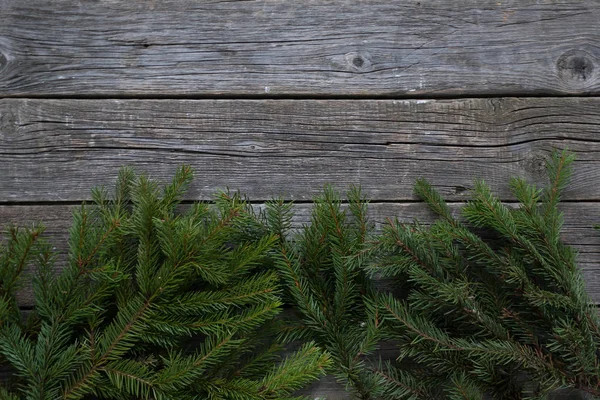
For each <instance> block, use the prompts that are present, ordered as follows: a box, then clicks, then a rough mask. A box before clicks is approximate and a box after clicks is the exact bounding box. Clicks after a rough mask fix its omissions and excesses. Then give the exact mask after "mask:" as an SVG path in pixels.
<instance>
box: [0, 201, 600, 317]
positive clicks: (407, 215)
mask: <svg viewBox="0 0 600 400" xmlns="http://www.w3.org/2000/svg"><path fill="white" fill-rule="evenodd" d="M451 206H452V207H453V209H454V210H458V209H459V207H460V204H458V203H453V204H452V205H451ZM75 207H78V206H72V205H68V206H67V205H22V206H0V227H4V226H5V225H6V224H7V223H9V222H14V223H17V224H20V225H24V224H29V223H32V222H35V221H43V222H44V225H45V226H46V227H47V229H46V236H47V237H48V239H49V240H50V241H51V243H53V244H54V245H55V247H56V251H57V252H59V253H60V254H62V255H63V256H62V257H61V258H60V262H59V264H60V263H63V262H64V260H65V257H64V254H65V253H66V251H67V249H68V245H67V238H68V229H69V226H70V224H71V215H72V212H73V209H74V208H75ZM256 207H260V205H257V206H256ZM561 207H562V209H563V211H564V214H565V226H564V234H563V238H564V240H565V242H566V243H568V244H571V245H572V246H574V247H575V248H576V249H577V250H578V251H579V264H580V266H581V269H582V271H583V274H584V278H585V281H586V285H587V289H588V291H589V293H590V295H591V296H592V299H593V301H594V302H596V303H599V304H600V232H598V231H596V230H594V229H593V226H594V225H597V224H600V203H599V202H582V203H576V202H574V203H564V204H563V205H562V206H561ZM310 209H311V206H310V204H297V205H296V206H295V210H296V214H295V218H294V221H293V223H294V226H296V227H300V226H302V225H303V224H308V223H309V221H310ZM369 212H370V218H371V221H372V222H373V223H374V224H375V229H377V230H380V229H381V227H382V225H383V224H385V223H386V219H387V218H388V217H395V216H397V217H398V218H399V219H400V220H403V221H407V222H410V221H412V220H413V219H414V218H418V219H419V220H421V221H425V222H427V221H431V220H432V214H431V213H430V212H429V211H428V209H427V208H426V207H425V206H424V205H423V204H422V203H374V204H371V205H370V211H369ZM21 300H22V303H23V304H24V305H30V304H32V303H31V298H30V293H29V292H27V291H25V292H24V293H23V295H22V299H21Z"/></svg>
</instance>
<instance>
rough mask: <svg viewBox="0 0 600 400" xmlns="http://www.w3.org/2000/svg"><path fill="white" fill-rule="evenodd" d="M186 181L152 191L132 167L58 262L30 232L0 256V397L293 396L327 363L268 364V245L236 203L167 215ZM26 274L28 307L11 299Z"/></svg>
mask: <svg viewBox="0 0 600 400" xmlns="http://www.w3.org/2000/svg"><path fill="white" fill-rule="evenodd" d="M191 177H192V174H191V170H190V169H189V168H187V167H183V168H181V169H179V170H178V172H177V174H176V176H175V177H174V179H173V181H172V182H171V183H170V184H168V185H166V186H165V187H164V189H163V190H160V188H159V186H158V185H157V183H156V182H154V181H152V180H150V179H148V178H147V177H144V176H141V177H136V176H135V175H134V174H133V172H132V170H130V169H127V168H125V169H123V170H121V172H120V175H119V178H118V182H117V185H116V188H115V194H114V196H112V197H109V196H108V194H107V191H105V190H103V189H97V190H95V191H94V192H93V199H94V205H93V206H91V207H89V206H85V205H84V206H83V207H82V208H81V209H80V210H78V211H77V212H75V214H74V221H73V225H72V228H71V231H70V239H69V254H68V259H67V261H66V262H65V265H61V268H62V270H61V271H60V272H58V271H57V270H58V267H57V265H56V264H57V259H56V257H55V256H54V255H53V254H52V252H51V249H50V247H49V245H48V244H47V243H45V242H44V241H43V240H42V239H40V234H41V233H42V230H43V229H42V228H34V229H29V230H27V229H26V230H22V229H21V230H20V229H17V228H14V227H12V228H10V229H9V230H8V232H7V235H6V236H7V237H6V241H5V242H6V243H5V245H4V246H3V247H1V248H0V364H1V365H2V366H3V367H4V369H5V370H6V369H8V370H7V371H5V372H6V373H7V374H9V375H11V379H10V380H9V381H8V382H6V383H5V384H4V385H2V386H0V398H2V399H14V400H16V399H40V400H41V399H48V400H55V399H87V398H105V399H156V400H159V399H183V400H185V399H190V400H191V399H236V400H244V399H247V400H267V399H292V398H293V399H296V398H298V397H295V396H293V393H294V392H295V391H296V390H297V389H299V388H301V387H303V386H305V385H306V384H307V383H308V382H310V381H312V380H313V379H315V378H316V377H318V376H319V375H321V374H322V372H323V370H324V368H325V367H326V366H327V365H328V363H329V361H328V358H327V356H326V355H324V354H323V353H322V352H321V351H320V350H319V349H318V348H317V347H315V346H314V345H313V344H312V343H310V342H306V343H305V344H304V345H302V346H301V347H300V348H299V350H297V351H296V352H294V353H292V354H290V355H289V356H288V357H287V358H285V359H283V360H281V357H280V355H281V352H282V349H283V347H282V341H281V340H279V337H280V336H281V335H282V332H284V327H283V326H282V321H281V320H279V319H277V318H276V317H277V315H278V314H279V312H280V311H281V306H282V302H281V298H280V287H279V285H278V278H277V276H276V273H275V272H274V271H273V270H269V269H267V268H265V265H267V264H268V263H269V261H268V260H269V256H268V253H269V250H270V249H272V247H273V246H274V244H275V242H276V240H277V238H276V237H275V236H273V235H261V234H257V232H258V231H259V228H260V226H259V224H258V223H257V220H256V218H255V216H254V214H253V212H252V209H251V207H250V206H249V205H248V204H247V202H246V201H244V200H243V199H242V198H241V197H240V196H239V195H229V194H227V193H221V194H219V195H218V196H216V197H215V201H214V204H211V205H209V204H203V203H196V204H193V205H189V206H188V210H187V211H185V212H183V211H181V210H180V208H181V206H180V199H181V198H182V196H183V194H184V193H185V190H186V188H187V186H188V184H189V182H190V180H191ZM32 264H33V266H34V269H35V270H36V271H35V273H34V275H33V277H32V279H31V281H32V290H33V294H34V300H35V306H34V308H33V310H31V311H21V310H20V309H19V307H18V304H17V300H16V293H17V290H18V289H19V288H20V286H19V283H22V282H23V279H20V278H21V276H22V274H23V272H24V270H25V269H26V267H27V266H28V265H29V266H31V265H32Z"/></svg>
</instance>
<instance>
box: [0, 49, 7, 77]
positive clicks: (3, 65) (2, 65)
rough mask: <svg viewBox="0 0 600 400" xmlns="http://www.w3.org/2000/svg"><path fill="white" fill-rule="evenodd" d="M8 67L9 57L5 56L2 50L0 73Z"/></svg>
mask: <svg viewBox="0 0 600 400" xmlns="http://www.w3.org/2000/svg"><path fill="white" fill-rule="evenodd" d="M7 65H8V57H7V56H6V55H4V53H3V52H2V50H1V49H0V72H2V71H3V70H4V69H5V68H6V66H7Z"/></svg>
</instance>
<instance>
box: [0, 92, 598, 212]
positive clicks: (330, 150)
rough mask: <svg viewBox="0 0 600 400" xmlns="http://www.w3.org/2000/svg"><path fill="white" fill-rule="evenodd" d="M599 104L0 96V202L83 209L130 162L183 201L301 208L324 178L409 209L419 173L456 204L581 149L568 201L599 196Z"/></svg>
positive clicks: (532, 175) (539, 178)
mask: <svg viewBox="0 0 600 400" xmlns="http://www.w3.org/2000/svg"><path fill="white" fill-rule="evenodd" d="M599 133H600V98H587V97H586V98H500V99H459V100H361V101H352V100H235V101H234V100H66V99H65V100H41V99H40V100H32V99H0V203H11V202H34V201H81V200H86V199H89V193H90V189H91V188H92V187H93V186H96V185H102V184H110V182H112V181H113V179H114V177H115V176H116V175H117V172H118V168H119V167H120V166H122V165H125V164H128V165H132V166H134V167H135V168H136V169H137V170H138V171H141V172H146V173H149V174H150V175H152V176H153V177H155V178H158V179H161V180H166V179H169V178H170V177H171V176H172V175H173V173H174V172H175V170H176V168H177V167H178V166H180V165H182V164H189V165H191V166H192V167H193V168H194V170H195V171H196V176H197V179H196V183H195V184H194V185H193V188H192V190H191V191H190V193H189V197H188V199H196V200H197V199H209V198H210V197H211V196H212V194H213V192H214V191H215V190H217V189H223V188H225V187H229V188H232V189H234V190H238V189H239V190H241V191H243V192H246V193H247V194H248V195H249V196H250V197H251V198H252V199H253V200H256V201H262V200H268V199H269V198H271V197H273V196H278V195H284V196H285V197H286V198H289V199H293V200H310V199H311V198H312V197H313V195H314V194H315V193H317V192H318V191H319V190H320V189H321V188H322V187H323V185H325V184H326V183H334V184H336V185H337V186H338V187H340V188H346V187H348V186H349V185H351V184H360V185H362V186H363V188H364V189H365V192H366V193H367V194H368V196H369V197H370V198H372V199H373V200H388V201H398V200H411V199H414V197H413V194H412V184H413V182H414V180H415V179H416V178H418V177H425V178H427V179H429V180H430V181H431V182H432V183H433V184H434V185H436V186H437V187H439V188H440V190H441V192H442V193H443V194H444V195H445V196H446V197H447V198H449V199H452V200H459V201H460V200H464V199H465V198H466V196H468V189H469V188H470V187H472V185H473V180H474V179H476V178H484V179H485V180H486V181H488V182H489V183H490V185H491V186H492V187H493V189H494V190H495V191H497V192H498V193H499V194H500V195H501V196H502V198H503V199H510V198H511V195H510V193H509V192H508V189H507V183H508V179H509V177H511V176H514V175H519V176H523V177H525V178H527V179H529V180H530V181H532V182H537V183H543V182H545V171H544V162H545V159H546V158H547V157H548V155H549V154H550V152H551V150H552V149H554V148H564V147H568V148H570V149H571V150H573V151H575V152H576V153H577V157H578V161H577V162H576V163H575V174H574V178H573V181H572V184H571V186H570V187H569V190H568V191H567V193H566V194H565V199H568V200H597V199H600V185H596V184H594V182H598V181H599V180H600V168H598V167H599V162H600V161H599V160H600V141H599V140H598V137H599Z"/></svg>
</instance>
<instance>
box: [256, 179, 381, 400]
mask: <svg viewBox="0 0 600 400" xmlns="http://www.w3.org/2000/svg"><path fill="white" fill-rule="evenodd" d="M348 199H349V201H348V204H347V207H346V209H345V207H344V205H343V204H342V201H341V200H340V197H339V195H338V194H337V193H336V192H335V191H334V190H333V189H332V188H331V187H326V188H325V190H324V192H323V194H322V195H321V196H320V197H317V198H316V199H315V202H314V205H313V209H312V214H311V220H310V223H309V224H308V225H306V226H304V227H303V228H302V229H301V230H300V232H297V233H296V235H293V234H291V233H290V231H291V220H292V205H291V204H290V203H286V202H284V201H283V200H275V201H272V202H270V203H268V204H267V206H266V210H265V213H264V220H265V222H266V225H267V227H268V228H269V230H270V231H271V232H273V233H275V234H277V235H278V237H279V238H280V240H279V250H278V252H277V254H276V266H277V270H278V271H279V273H280V276H281V279H282V282H283V284H284V286H285V289H286V293H287V295H288V297H287V298H288V301H289V302H290V303H291V305H292V307H293V309H292V312H291V314H292V322H291V326H292V327H293V329H290V331H289V332H288V333H287V335H286V339H287V340H293V339H304V340H306V339H309V340H315V341H316V342H317V343H318V344H319V345H320V346H321V347H323V348H325V349H326V350H327V352H328V353H329V354H330V355H331V358H332V360H333V372H334V374H335V376H336V377H337V378H338V379H339V380H340V381H342V382H344V383H346V384H347V388H348V389H349V390H350V391H351V392H352V393H353V394H354V395H355V396H357V397H358V398H360V399H372V398H374V397H373V396H374V393H373V391H372V389H373V380H372V377H371V375H370V373H368V370H367V368H366V367H365V364H364V363H365V356H366V355H367V354H369V353H370V352H372V351H373V350H374V348H375V344H376V341H377V336H376V333H377V329H376V328H377V327H376V319H375V318H374V317H373V316H372V315H371V314H370V313H369V312H368V307H369V302H368V300H367V299H368V298H370V297H372V295H373V287H372V285H371V282H370V281H369V279H368V278H367V277H366V275H365V272H364V270H363V264H364V263H365V261H366V257H367V254H368V248H367V246H366V243H367V241H368V240H369V239H370V235H371V234H372V232H371V228H370V226H369V223H368V220H367V202H366V200H365V199H364V198H363V196H362V194H361V192H360V190H359V189H357V188H353V189H352V190H351V191H350V192H349V194H348Z"/></svg>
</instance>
